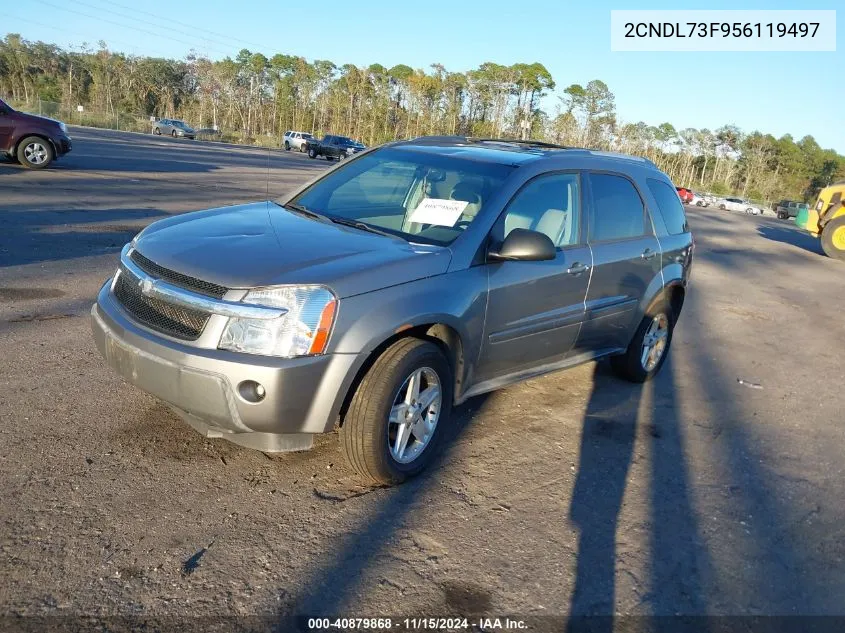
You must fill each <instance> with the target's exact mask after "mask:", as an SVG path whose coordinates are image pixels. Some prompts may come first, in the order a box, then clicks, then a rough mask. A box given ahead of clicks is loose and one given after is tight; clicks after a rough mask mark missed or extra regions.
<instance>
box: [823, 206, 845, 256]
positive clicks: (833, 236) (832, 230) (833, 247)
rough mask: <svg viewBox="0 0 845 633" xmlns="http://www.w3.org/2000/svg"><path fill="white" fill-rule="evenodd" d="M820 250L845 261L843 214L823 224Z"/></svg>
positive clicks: (844, 224)
mask: <svg viewBox="0 0 845 633" xmlns="http://www.w3.org/2000/svg"><path fill="white" fill-rule="evenodd" d="M821 240H822V250H823V251H824V254H825V255H827V256H828V257H830V258H831V259H838V260H840V261H845V216H840V217H838V218H834V219H832V220H831V221H830V222H828V223H827V224H825V225H824V228H823V229H822V234H821Z"/></svg>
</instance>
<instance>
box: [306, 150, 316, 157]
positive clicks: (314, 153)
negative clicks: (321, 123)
mask: <svg viewBox="0 0 845 633" xmlns="http://www.w3.org/2000/svg"><path fill="white" fill-rule="evenodd" d="M308 158H317V152H315V151H314V149H313V148H312V149H309V150H308Z"/></svg>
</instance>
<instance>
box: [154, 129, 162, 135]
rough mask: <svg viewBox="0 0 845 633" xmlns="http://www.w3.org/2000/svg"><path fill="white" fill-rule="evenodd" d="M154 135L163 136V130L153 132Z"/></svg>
mask: <svg viewBox="0 0 845 633" xmlns="http://www.w3.org/2000/svg"><path fill="white" fill-rule="evenodd" d="M153 134H155V135H156V136H161V130H160V129H158V128H156V129H154V130H153Z"/></svg>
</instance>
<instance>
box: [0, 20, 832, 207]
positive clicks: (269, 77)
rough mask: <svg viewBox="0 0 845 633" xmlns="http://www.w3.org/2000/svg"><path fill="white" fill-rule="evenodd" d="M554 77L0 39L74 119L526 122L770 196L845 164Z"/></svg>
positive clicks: (351, 124) (234, 133)
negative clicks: (628, 117)
mask: <svg viewBox="0 0 845 633" xmlns="http://www.w3.org/2000/svg"><path fill="white" fill-rule="evenodd" d="M564 85H565V84H564ZM555 87H556V82H555V80H554V78H553V77H552V75H551V73H550V72H549V71H548V69H546V67H545V66H543V64H541V63H539V62H533V63H516V64H513V65H511V66H504V65H502V64H498V63H495V62H485V63H483V64H481V65H480V66H479V67H478V68H475V69H472V70H468V71H465V72H454V71H449V70H448V69H447V68H445V67H444V66H443V65H441V64H432V65H431V66H430V68H429V69H428V70H423V69H414V68H411V67H410V66H407V65H405V64H398V65H396V66H393V67H392V68H389V69H388V68H385V67H384V66H383V65H381V64H378V63H374V64H371V65H369V66H367V67H358V66H355V65H352V64H345V65H342V66H338V65H336V64H335V63H333V62H331V61H328V60H314V61H312V62H309V61H307V60H306V59H304V58H302V57H299V56H295V55H287V54H284V53H275V54H272V55H269V56H267V55H265V54H263V53H261V52H257V51H250V50H248V49H242V50H240V51H239V52H238V53H237V54H236V55H234V57H226V58H224V59H221V60H217V61H213V60H210V59H207V58H204V57H197V56H196V55H193V54H192V55H189V56H187V57H186V58H185V59H184V60H174V59H162V58H155V57H137V56H132V55H125V54H123V53H117V52H113V51H110V50H108V49H107V48H106V45H105V43H104V42H100V43H99V44H98V46H97V47H96V48H94V47H88V46H84V47H83V49H82V50H81V51H68V50H64V49H62V48H60V47H58V46H56V45H54V44H49V43H45V42H29V41H26V40H24V39H23V38H21V36H20V35H18V34H14V33H10V34H8V35H6V36H5V38H2V39H0V95H4V96H7V97H9V99H10V101H11V102H12V104H13V105H15V106H17V107H21V108H23V109H28V110H29V111H32V112H36V113H41V114H45V115H47V116H53V117H56V118H60V119H63V120H66V121H67V122H68V123H81V124H84V125H93V126H102V127H118V128H119V129H124V130H134V131H149V129H150V122H149V119H150V116H158V117H178V118H182V119H185V120H187V121H188V122H190V123H191V124H192V125H194V126H195V127H198V128H206V127H213V126H217V127H218V128H219V130H220V133H219V134H215V135H214V138H216V139H219V140H227V141H232V142H250V143H255V144H261V145H268V146H278V143H279V139H280V137H281V135H282V133H283V132H284V131H285V130H287V129H297V130H306V131H310V132H313V133H315V134H318V135H319V134H325V133H329V132H333V133H337V134H344V135H348V136H352V137H355V138H358V139H360V140H362V141H363V142H365V143H367V144H368V145H373V144H377V143H381V142H385V141H389V140H393V139H396V138H412V137H415V136H420V135H425V134H465V135H470V136H481V137H520V136H523V135H525V134H528V135H530V136H531V137H532V138H541V139H546V140H550V141H553V142H556V143H561V144H564V145H570V146H586V147H592V148H597V149H602V150H610V151H618V152H625V153H630V154H637V155H641V156H645V157H647V158H649V159H650V160H652V161H654V162H655V163H656V164H657V165H658V167H660V168H661V169H662V170H664V171H665V172H666V173H668V174H669V175H670V177H671V178H672V179H673V180H674V181H675V182H676V183H677V184H679V185H684V186H688V187H692V188H693V189H698V190H702V191H712V192H713V193H717V194H720V195H726V194H736V195H745V196H753V197H754V198H761V199H766V200H775V199H780V198H793V199H799V198H803V199H805V200H808V199H811V198H812V197H814V196H815V195H816V193H817V192H818V190H819V189H821V188H822V187H824V186H826V185H827V184H828V183H830V182H832V181H835V180H837V179H842V178H845V157H842V156H840V155H838V154H837V153H836V152H834V151H832V150H825V149H822V148H821V147H819V145H818V143H817V142H816V141H815V139H813V138H812V137H804V138H802V139H801V140H800V141H797V142H796V141H795V140H794V139H793V138H792V137H791V136H788V135H787V136H783V137H781V138H779V139H776V138H774V137H773V136H771V135H769V134H765V133H763V132H758V131H754V132H752V133H750V134H744V133H743V132H742V131H741V130H740V129H738V128H737V127H736V126H734V125H725V126H722V127H720V128H718V129H717V130H715V131H711V130H708V129H701V130H696V129H694V128H685V129H678V128H676V127H675V126H674V125H673V124H672V123H670V122H664V123H661V124H660V125H657V126H653V125H649V124H647V123H645V122H642V121H639V122H620V121H619V119H618V116H617V112H616V102H615V96H614V94H613V92H612V91H611V89H610V87H609V86H608V85H607V84H606V83H604V82H603V81H601V80H599V79H593V80H592V81H589V82H587V83H586V85H581V84H571V85H568V86H566V87H565V88H563V89H562V90H561V92H560V95H559V98H558V102H559V105H558V107H557V108H556V109H555V111H553V112H544V111H543V110H541V109H540V100H541V99H542V97H543V96H545V95H547V94H549V93H550V92H551V91H552V90H554V89H555ZM79 104H81V105H83V106H84V107H85V110H84V112H83V113H81V114H80V113H78V112H77V105H79Z"/></svg>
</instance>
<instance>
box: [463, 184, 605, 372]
mask: <svg viewBox="0 0 845 633" xmlns="http://www.w3.org/2000/svg"><path fill="white" fill-rule="evenodd" d="M581 191H582V186H581V178H580V175H579V174H578V173H577V172H560V173H552V174H545V175H542V176H538V177H536V178H534V179H532V180H530V181H528V182H527V183H526V184H525V185H524V186H523V187H522V189H520V190H519V192H517V194H516V195H515V196H514V197H513V199H512V200H511V201H510V203H509V204H508V206H507V208H506V209H505V211H504V212H503V213H502V215H501V216H500V217H499V219H498V221H497V222H496V224H495V226H494V228H493V232H492V235H491V238H492V241H493V242H494V243H500V242H501V241H502V240H504V238H505V237H506V236H507V234H508V233H510V232H511V231H513V230H514V229H516V228H523V229H530V230H533V231H538V232H540V233H544V234H545V235H547V236H548V237H549V238H550V239H551V240H552V242H554V244H555V245H556V246H557V255H556V257H555V259H553V260H549V261H538V262H532V261H505V262H495V263H488V264H486V266H487V270H488V280H489V294H488V299H487V317H486V320H485V327H484V341H483V343H482V349H481V355H480V358H479V362H478V365H477V369H476V373H475V378H474V381H475V382H476V383H477V382H482V381H484V380H490V379H492V378H496V377H500V376H505V375H508V374H513V373H516V372H519V371H531V370H533V369H535V368H537V367H539V366H542V365H546V364H550V363H554V362H556V361H559V360H561V359H563V358H565V357H566V356H567V355H568V354H569V353H570V351H571V350H572V347H573V345H574V344H575V341H576V340H577V338H578V331H579V329H580V327H581V321H582V320H583V318H584V300H585V298H586V295H587V285H588V283H589V279H590V267H591V265H592V260H591V257H590V249H589V247H588V246H587V245H586V243H585V239H584V236H585V234H584V233H583V232H582V228H581V225H582V223H583V222H582V212H581V208H582V195H581Z"/></svg>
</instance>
